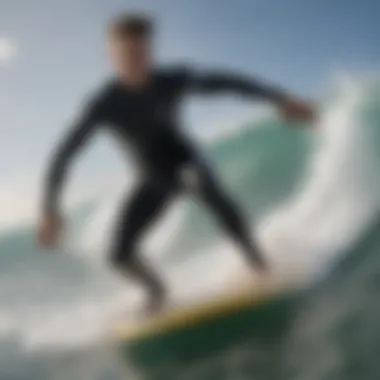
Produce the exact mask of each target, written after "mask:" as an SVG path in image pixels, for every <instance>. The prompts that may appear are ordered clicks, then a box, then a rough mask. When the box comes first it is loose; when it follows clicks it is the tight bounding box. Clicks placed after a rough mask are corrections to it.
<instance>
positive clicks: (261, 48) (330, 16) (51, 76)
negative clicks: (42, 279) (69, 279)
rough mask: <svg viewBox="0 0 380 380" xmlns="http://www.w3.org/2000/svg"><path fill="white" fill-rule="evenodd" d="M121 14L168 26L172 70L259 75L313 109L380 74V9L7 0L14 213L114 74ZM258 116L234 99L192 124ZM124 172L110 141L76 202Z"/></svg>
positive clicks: (4, 20)
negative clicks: (345, 77)
mask: <svg viewBox="0 0 380 380" xmlns="http://www.w3.org/2000/svg"><path fill="white" fill-rule="evenodd" d="M120 11H147V12H150V13H151V14H153V15H154V16H155V17H156V18H157V22H158V25H159V34H158V36H157V40H156V55H157V60H158V61H159V62H161V63H176V62H179V63H183V62H185V63H188V62H190V63H192V64H193V65H194V66H196V67H198V69H199V70H201V69H202V68H207V69H210V68H213V67H216V68H226V69H229V70H238V71H242V72H244V73H246V74H247V75H252V76H255V75H259V76H260V77H262V78H266V79H267V80H268V81H270V82H271V83H273V84H279V85H281V86H282V87H284V88H287V89H289V90H291V91H293V92H295V93H296V94H299V95H301V96H305V97H308V98H312V99H314V98H315V99H318V97H320V96H321V94H323V91H324V90H325V89H326V88H327V85H328V81H329V79H330V78H331V76H333V75H334V74H335V73H336V72H340V71H342V70H343V71H349V72H350V71H355V72H358V71H359V72H360V71H368V70H370V71H376V70H377V69H378V68H379V65H380V45H379V42H378V38H379V35H380V25H379V22H378V15H379V14H380V2H379V1H378V0H234V1H231V0H218V1H216V0H192V1H189V0H80V1H78V0H33V1H30V0H0V110H1V111H0V144H1V149H0V156H1V158H2V159H1V160H0V208H2V210H4V207H6V209H7V210H9V212H8V213H5V214H7V215H8V214H12V215H13V214H14V215H16V214H17V212H15V210H18V209H19V212H18V213H19V214H22V213H23V212H24V211H23V210H24V209H25V208H24V203H25V204H26V203H28V202H29V201H28V200H29V199H31V198H35V197H38V189H37V188H38V187H36V186H37V184H36V182H38V180H39V175H40V174H41V172H43V170H44V169H45V166H46V158H47V157H48V156H49V154H50V153H51V149H52V147H53V146H54V143H55V142H56V140H57V139H58V138H59V136H60V135H62V133H63V132H64V130H65V128H66V127H67V125H68V124H69V122H70V120H71V119H72V118H73V117H74V116H75V114H76V112H78V110H79V109H80V107H81V104H83V101H84V99H85V98H86V96H87V94H88V93H89V92H90V91H91V90H92V89H95V88H97V87H98V86H99V85H100V84H101V83H102V80H104V78H105V77H106V76H107V75H108V73H109V71H110V67H109V64H108V61H107V55H106V48H105V30H106V26H107V23H108V21H109V20H110V19H111V18H112V17H113V16H115V15H117V14H118V12H120ZM251 108H253V105H251V104H247V103H244V104H237V103H236V101H233V100H231V99H228V98H224V97H223V99H221V98H219V99H213V100H210V101H207V102H204V103H200V102H197V101H196V100H191V101H190V102H189V106H188V107H187V108H186V111H185V113H184V119H185V120H184V124H185V125H186V127H187V128H190V129H192V130H194V131H202V130H203V129H207V128H208V126H211V125H213V126H215V125H218V124H219V123H220V124H221V123H223V122H225V120H234V118H237V119H238V118H239V117H240V116H241V115H244V114H246V115H249V114H250V112H251ZM123 165H124V163H123V162H122V160H121V159H120V155H119V153H118V152H114V151H113V149H112V144H111V143H110V141H108V140H107V139H105V138H103V137H102V136H99V138H98V140H96V141H95V142H94V144H93V146H91V148H90V149H89V151H86V153H85V155H84V158H83V161H82V160H81V163H80V169H78V170H79V171H80V179H81V184H82V185H78V186H77V188H76V191H77V193H78V194H79V193H80V190H79V189H82V190H81V191H83V192H86V191H88V188H91V187H92V186H94V185H93V184H94V183H98V184H99V178H104V176H107V175H108V176H109V175H115V178H117V176H118V175H119V174H120V172H121V171H122V170H123ZM78 178H79V177H78ZM92 181H95V182H92ZM96 181H98V182H96ZM86 184H87V190H86ZM78 196H79V195H78ZM27 199H28V200H27ZM0 223H1V220H0Z"/></svg>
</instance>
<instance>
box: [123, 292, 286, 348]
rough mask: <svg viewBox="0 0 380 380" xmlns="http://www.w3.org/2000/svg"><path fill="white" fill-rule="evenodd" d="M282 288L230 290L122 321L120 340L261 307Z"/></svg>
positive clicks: (130, 340)
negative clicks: (127, 322)
mask: <svg viewBox="0 0 380 380" xmlns="http://www.w3.org/2000/svg"><path fill="white" fill-rule="evenodd" d="M278 293H279V292H277V291H275V290H274V289H266V290H265V291H260V292H254V291H253V290H252V289H249V290H246V291H240V292H233V293H229V294H228V295H225V296H219V297H217V298H214V299H211V300H208V301H207V302H206V301H203V302H202V303H198V304H191V305H187V306H182V307H178V308H174V307H173V309H171V310H169V311H167V312H163V313H162V314H160V315H158V316H155V317H151V318H148V319H146V320H144V321H142V322H136V323H132V324H121V326H119V327H118V328H117V330H116V338H117V339H118V340H119V341H124V342H128V343H131V342H134V341H138V340H142V339H145V338H149V337H153V336H155V335H161V334H165V333H170V332H173V331H176V330H177V331H178V330H181V329H185V328H187V327H189V326H194V325H199V324H202V323H205V322H207V321H208V320H210V319H213V318H216V317H218V316H227V315H229V314H233V313H235V312H237V311H241V310H246V309H248V308H250V307H257V306H259V305H260V304H261V303H262V302H264V301H266V300H269V299H271V298H274V297H275V296H276V294H278Z"/></svg>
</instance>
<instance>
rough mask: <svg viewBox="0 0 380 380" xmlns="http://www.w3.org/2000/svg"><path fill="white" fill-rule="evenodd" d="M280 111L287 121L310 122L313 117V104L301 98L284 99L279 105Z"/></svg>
mask: <svg viewBox="0 0 380 380" xmlns="http://www.w3.org/2000/svg"><path fill="white" fill-rule="evenodd" d="M280 111H281V114H282V117H283V118H284V119H285V120H286V121H287V122H301V123H311V122H313V121H314V119H315V109H314V106H313V105H312V104H311V103H308V102H304V101H301V100H296V99H287V100H285V101H284V102H282V103H281V105H280Z"/></svg>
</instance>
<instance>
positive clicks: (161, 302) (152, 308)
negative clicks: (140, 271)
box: [142, 286, 167, 317]
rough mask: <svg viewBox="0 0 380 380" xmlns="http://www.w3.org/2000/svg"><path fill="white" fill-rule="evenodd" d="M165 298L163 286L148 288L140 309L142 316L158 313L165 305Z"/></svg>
mask: <svg viewBox="0 0 380 380" xmlns="http://www.w3.org/2000/svg"><path fill="white" fill-rule="evenodd" d="M166 298H167V297H166V291H165V289H164V288H163V287H161V286H160V287H155V288H152V289H150V291H149V295H148V300H147V303H146V305H145V306H144V309H143V310H142V315H143V316H144V317H151V316H154V315H156V314H159V313H160V312H161V311H162V310H163V309H164V307H165V304H166Z"/></svg>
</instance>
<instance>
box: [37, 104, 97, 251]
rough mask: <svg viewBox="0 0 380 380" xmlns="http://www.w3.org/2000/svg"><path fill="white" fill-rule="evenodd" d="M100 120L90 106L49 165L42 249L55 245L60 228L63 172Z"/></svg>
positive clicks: (39, 233) (40, 226) (42, 212)
mask: <svg viewBox="0 0 380 380" xmlns="http://www.w3.org/2000/svg"><path fill="white" fill-rule="evenodd" d="M98 122H99V117H98V108H97V107H95V108H94V107H90V108H87V109H85V110H84V112H83V113H82V115H81V116H80V117H79V118H78V119H77V121H76V122H75V123H74V125H73V126H72V127H71V129H70V131H69V133H68V134H67V135H66V136H65V137H64V138H63V139H62V140H61V141H60V143H59V145H58V148H57V150H56V151H55V153H54V155H53V158H52V161H51V163H50V165H49V169H48V173H47V176H46V183H45V189H44V194H43V199H42V210H41V220H40V225H39V227H38V240H39V244H40V245H41V246H42V247H44V248H55V247H56V246H57V244H58V242H59V238H60V235H61V232H62V231H61V230H62V227H63V226H62V222H61V216H60V212H59V210H58V209H59V201H60V199H59V198H60V195H61V192H62V187H63V185H64V182H65V179H66V172H67V169H68V167H69V164H70V163H71V161H72V159H73V158H74V156H75V154H76V153H78V152H79V150H80V148H82V147H83V146H84V144H85V143H86V142H87V141H88V139H89V138H90V136H91V135H92V134H93V133H94V131H95V129H96V128H95V127H96V125H97V124H98Z"/></svg>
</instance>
